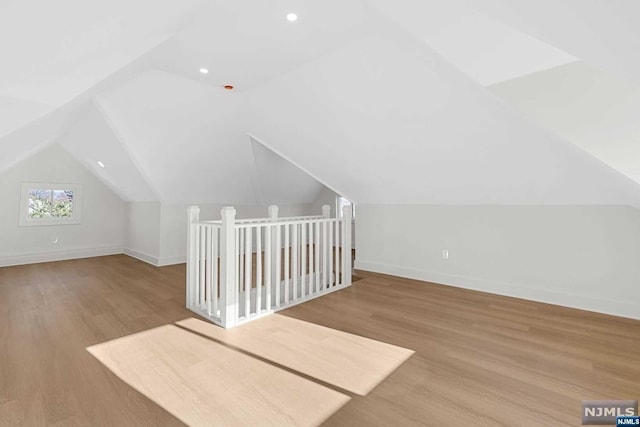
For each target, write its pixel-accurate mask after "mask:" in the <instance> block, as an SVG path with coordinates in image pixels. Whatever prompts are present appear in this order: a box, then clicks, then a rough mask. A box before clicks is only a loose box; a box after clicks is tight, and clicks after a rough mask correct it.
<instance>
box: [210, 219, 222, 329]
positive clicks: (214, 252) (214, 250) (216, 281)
mask: <svg viewBox="0 0 640 427" xmlns="http://www.w3.org/2000/svg"><path fill="white" fill-rule="evenodd" d="M211 230H212V235H213V241H212V242H213V243H212V245H211V258H212V263H211V282H212V283H213V286H212V288H211V289H212V293H211V302H212V304H211V309H212V310H213V313H209V314H210V315H211V314H213V315H214V316H215V317H218V287H219V286H220V278H219V276H218V244H219V242H220V230H218V227H211Z"/></svg>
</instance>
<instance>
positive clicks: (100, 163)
mask: <svg viewBox="0 0 640 427" xmlns="http://www.w3.org/2000/svg"><path fill="white" fill-rule="evenodd" d="M98 166H100V167H101V168H103V167H104V163H102V162H101V161H99V160H98Z"/></svg>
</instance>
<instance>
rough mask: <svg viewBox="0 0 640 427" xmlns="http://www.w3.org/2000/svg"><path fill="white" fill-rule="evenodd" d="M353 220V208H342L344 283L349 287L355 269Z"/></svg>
mask: <svg viewBox="0 0 640 427" xmlns="http://www.w3.org/2000/svg"><path fill="white" fill-rule="evenodd" d="M352 218H353V210H352V207H351V206H343V207H342V221H343V227H342V242H343V247H342V250H343V251H344V272H343V274H344V283H345V284H346V285H347V286H349V285H351V270H352V268H353V266H352V265H351V264H352V262H353V261H352V260H353V255H352V253H351V252H352V251H351V223H352Z"/></svg>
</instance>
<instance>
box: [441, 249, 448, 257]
mask: <svg viewBox="0 0 640 427" xmlns="http://www.w3.org/2000/svg"><path fill="white" fill-rule="evenodd" d="M442 259H449V251H448V250H447V249H443V250H442Z"/></svg>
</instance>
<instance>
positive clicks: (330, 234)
mask: <svg viewBox="0 0 640 427" xmlns="http://www.w3.org/2000/svg"><path fill="white" fill-rule="evenodd" d="M327 234H328V238H329V243H328V244H327V250H328V251H329V275H328V277H327V280H328V281H327V284H328V287H331V286H332V284H333V283H332V280H331V276H332V275H333V220H330V221H329V222H327Z"/></svg>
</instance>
